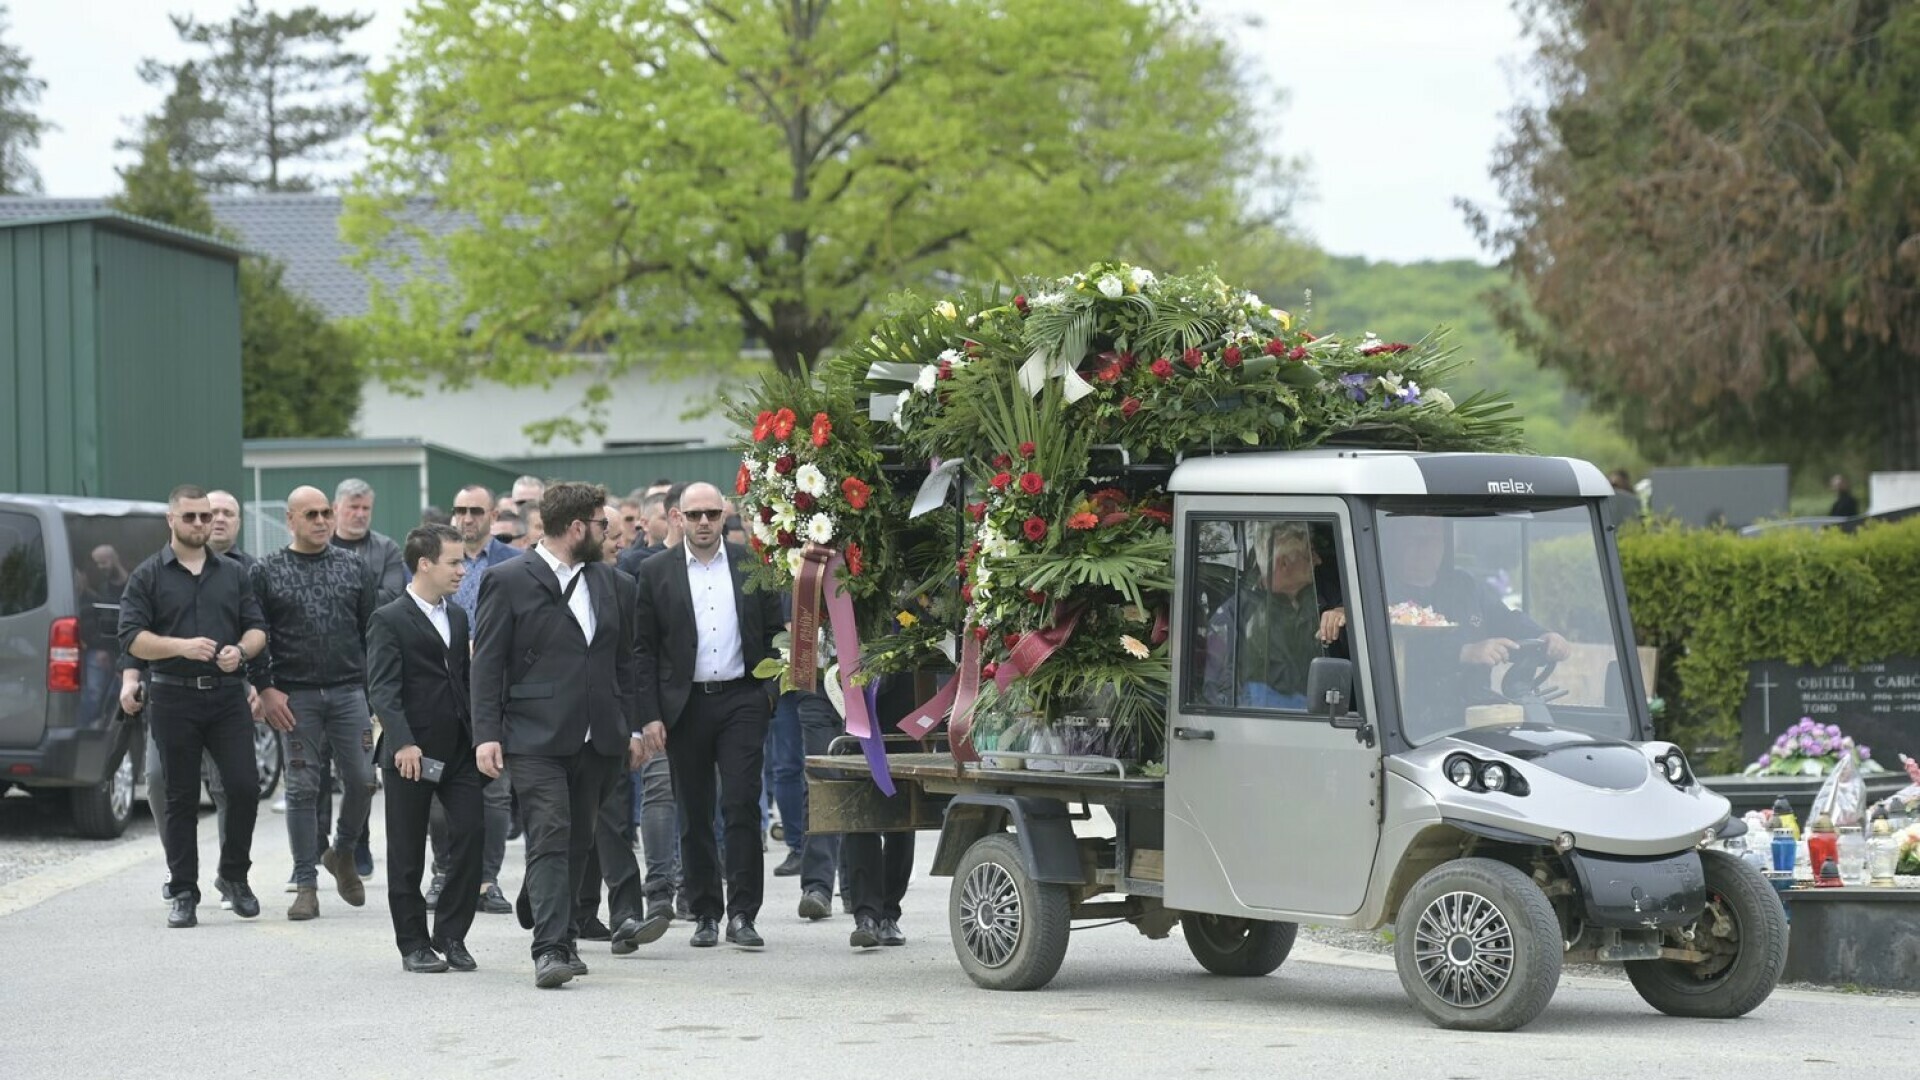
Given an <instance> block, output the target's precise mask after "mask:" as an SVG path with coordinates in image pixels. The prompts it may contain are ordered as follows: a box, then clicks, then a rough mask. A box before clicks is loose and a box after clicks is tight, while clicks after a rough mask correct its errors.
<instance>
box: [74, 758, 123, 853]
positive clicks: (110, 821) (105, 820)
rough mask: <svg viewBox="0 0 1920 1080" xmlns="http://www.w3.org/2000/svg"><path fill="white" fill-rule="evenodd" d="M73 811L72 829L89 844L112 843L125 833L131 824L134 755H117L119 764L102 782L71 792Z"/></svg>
mask: <svg viewBox="0 0 1920 1080" xmlns="http://www.w3.org/2000/svg"><path fill="white" fill-rule="evenodd" d="M67 797H68V799H69V800H70V802H71V805H72V809H73V827H74V829H75V831H77V832H79V834H80V835H81V836H84V837H86V838H87V839H89V840H112V839H115V838H117V837H118V836H119V835H120V834H121V833H124V832H126V831H127V822H129V821H131V820H133V751H132V749H131V748H128V749H126V750H122V751H121V752H120V760H119V761H118V762H116V763H115V764H114V766H113V771H112V772H110V773H108V774H107V778H106V779H105V780H102V781H100V782H99V783H97V784H94V785H93V786H92V787H83V788H74V789H72V791H71V792H69V794H68V796H67Z"/></svg>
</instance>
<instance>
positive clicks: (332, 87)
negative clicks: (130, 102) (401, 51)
mask: <svg viewBox="0 0 1920 1080" xmlns="http://www.w3.org/2000/svg"><path fill="white" fill-rule="evenodd" d="M169 18H170V19H171V20H172V22H173V28H174V31H175V32H176V33H178V34H179V35H180V40H181V41H182V42H184V43H186V44H188V45H190V46H194V47H195V48H197V49H200V50H204V52H203V54H202V55H200V56H198V57H196V58H195V59H193V60H189V61H186V62H184V63H180V64H162V63H160V62H159V61H157V60H147V61H144V62H142V63H141V65H140V77H141V78H142V79H144V80H145V81H146V82H147V83H148V84H149V85H152V86H158V87H164V88H166V89H167V90H168V98H167V105H166V107H164V108H163V109H162V111H161V113H160V114H159V116H158V118H157V120H154V119H150V120H149V121H148V123H156V122H157V123H158V124H159V125H160V126H161V127H163V128H166V129H167V131H166V132H165V134H166V135H167V136H168V137H169V138H170V146H171V148H172V153H173V154H175V155H176V159H177V160H178V161H179V162H180V163H181V164H184V165H186V166H187V167H188V168H190V169H191V170H192V171H193V174H194V175H195V176H196V177H198V178H199V180H200V182H201V184H202V185H203V186H204V187H206V188H207V189H208V190H212V191H242V190H243V191H309V190H311V189H312V188H313V186H314V180H313V177H312V176H311V175H310V174H307V173H303V172H297V171H295V169H296V167H298V166H301V165H307V164H311V163H314V162H319V161H327V160H332V159H334V158H337V157H338V156H339V153H340V144H341V143H342V142H344V141H346V140H347V139H349V138H351V137H353V136H355V135H358V134H359V133H360V131H361V130H362V128H363V127H364V125H365V123H366V117H367V111H366V106H365V105H364V104H363V103H362V102H361V100H360V97H359V94H358V88H359V83H360V80H361V78H362V77H363V76H364V75H365V73H366V68H367V58H366V56H365V55H363V54H361V53H356V52H353V51H351V50H349V49H347V48H346V39H347V37H348V36H349V35H351V34H353V33H354V32H356V31H358V30H359V29H360V28H361V27H364V26H366V25H367V23H368V22H370V21H371V20H372V18H373V16H372V15H370V14H360V13H358V12H349V13H347V14H344V15H328V14H326V13H325V12H323V11H321V10H320V9H319V8H316V7H301V8H295V9H294V10H292V11H288V12H284V13H282V12H274V11H261V10H260V7H259V5H258V3H256V2H255V0H247V2H246V3H245V4H243V5H242V6H241V7H240V9H239V10H238V11H237V12H235V13H234V14H233V16H232V17H231V18H229V19H227V20H226V21H225V22H211V23H209V22H200V21H198V20H196V19H194V18H193V16H191V15H173V16H169Z"/></svg>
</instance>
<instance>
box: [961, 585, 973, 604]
mask: <svg viewBox="0 0 1920 1080" xmlns="http://www.w3.org/2000/svg"><path fill="white" fill-rule="evenodd" d="M960 602H961V603H963V604H971V603H973V586H971V585H962V586H960Z"/></svg>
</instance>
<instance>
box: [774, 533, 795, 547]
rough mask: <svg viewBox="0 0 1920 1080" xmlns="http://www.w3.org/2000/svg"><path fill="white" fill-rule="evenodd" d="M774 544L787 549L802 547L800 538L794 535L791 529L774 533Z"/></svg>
mask: <svg viewBox="0 0 1920 1080" xmlns="http://www.w3.org/2000/svg"><path fill="white" fill-rule="evenodd" d="M773 542H774V543H776V544H779V545H780V546H781V547H785V548H790V547H799V546H800V538H799V537H797V536H795V535H793V531H792V530H791V529H781V530H780V531H779V532H777V533H774V534H773Z"/></svg>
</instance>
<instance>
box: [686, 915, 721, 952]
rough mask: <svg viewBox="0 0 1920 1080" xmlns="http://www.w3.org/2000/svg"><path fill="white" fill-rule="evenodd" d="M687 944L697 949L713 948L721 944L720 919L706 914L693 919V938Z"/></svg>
mask: <svg viewBox="0 0 1920 1080" xmlns="http://www.w3.org/2000/svg"><path fill="white" fill-rule="evenodd" d="M687 944H689V945H691V946H693V947H694V948H696V949H711V948H713V947H714V946H715V945H718V944H720V920H719V919H712V918H708V917H706V916H704V915H703V916H701V917H700V918H698V919H695V920H693V938H692V940H690V941H688V942H687Z"/></svg>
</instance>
